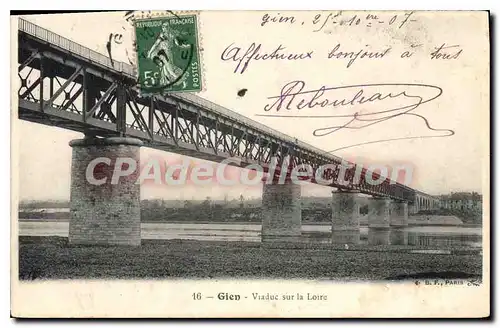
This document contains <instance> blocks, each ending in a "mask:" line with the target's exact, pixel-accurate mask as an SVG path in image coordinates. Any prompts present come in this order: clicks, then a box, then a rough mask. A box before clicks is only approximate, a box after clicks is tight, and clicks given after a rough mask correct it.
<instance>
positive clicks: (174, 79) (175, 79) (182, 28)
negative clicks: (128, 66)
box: [135, 15, 202, 94]
mask: <svg viewBox="0 0 500 328" xmlns="http://www.w3.org/2000/svg"><path fill="white" fill-rule="evenodd" d="M135 34H136V49H137V71H138V76H139V85H140V90H141V93H142V94H163V93H166V92H185V91H201V90H202V79H201V67H200V54H199V43H198V26H197V17H196V15H172V16H168V17H161V18H154V19H144V20H138V21H136V22H135Z"/></svg>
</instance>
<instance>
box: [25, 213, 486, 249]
mask: <svg viewBox="0 0 500 328" xmlns="http://www.w3.org/2000/svg"><path fill="white" fill-rule="evenodd" d="M260 230H261V225H260V224H251V223H249V224H246V223H245V224H242V223H240V224H217V223H141V236H142V238H143V239H191V240H209V241H210V240H212V241H250V242H260V241H261V237H260ZM360 230H361V231H360V232H361V242H362V243H366V239H367V238H366V237H367V235H368V232H369V229H368V227H366V226H361V228H360ZM405 230H406V231H407V232H408V244H409V245H431V246H450V245H453V246H470V247H481V232H482V229H481V227H466V226H464V227H461V226H437V227H436V226H413V227H412V226H410V227H408V228H406V229H405ZM68 231H69V222H67V221H33V220H21V221H19V235H20V236H61V237H67V236H68ZM330 231H331V226H330V225H307V224H305V225H302V232H303V234H304V235H306V236H307V235H312V236H314V237H308V238H307V239H308V241H315V242H320V243H327V242H330V238H329V236H330Z"/></svg>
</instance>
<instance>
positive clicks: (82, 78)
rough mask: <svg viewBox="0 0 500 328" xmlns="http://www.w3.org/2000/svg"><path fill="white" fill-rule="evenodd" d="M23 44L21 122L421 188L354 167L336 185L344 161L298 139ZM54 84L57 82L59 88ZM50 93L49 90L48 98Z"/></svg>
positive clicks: (124, 74) (402, 189)
mask: <svg viewBox="0 0 500 328" xmlns="http://www.w3.org/2000/svg"><path fill="white" fill-rule="evenodd" d="M19 39H20V42H19V56H18V58H19V66H18V71H19V74H18V76H19V78H20V80H21V87H20V89H19V92H18V94H19V114H20V115H19V117H20V118H21V119H24V120H29V121H34V122H39V123H42V124H57V125H58V126H60V127H63V128H68V129H71V130H75V131H80V132H83V133H86V134H93V135H96V136H102V137H107V136H130V137H134V138H139V139H141V140H143V141H144V142H145V143H146V145H148V146H150V147H153V148H157V149H166V150H169V151H175V152H178V153H181V154H186V155H189V156H197V154H198V155H199V156H200V157H201V158H205V159H210V160H213V161H220V160H223V159H225V158H227V157H231V156H232V157H239V158H240V159H241V163H242V164H241V165H246V164H253V163H258V164H261V165H262V166H264V167H267V166H268V165H269V164H270V163H271V160H272V158H276V159H277V164H278V166H280V167H281V165H282V164H283V162H284V161H285V159H289V161H290V165H289V167H288V171H291V169H292V168H293V167H297V166H299V165H305V164H307V165H311V167H312V168H313V170H317V169H318V168H319V167H320V166H322V165H326V164H334V165H337V167H336V168H334V169H332V168H329V169H327V170H325V171H324V172H323V178H324V179H333V180H334V182H333V184H332V186H333V187H340V188H347V189H354V190H359V191H360V192H363V193H366V194H371V195H377V196H389V197H392V198H395V199H401V200H409V201H414V199H415V196H414V195H415V190H413V189H411V188H409V187H407V186H403V185H401V184H398V183H396V184H390V183H389V182H388V181H385V182H384V183H382V184H380V185H370V184H369V183H368V182H367V179H366V175H367V174H369V172H367V171H366V170H364V169H363V171H362V173H361V176H360V177H359V178H360V179H359V182H356V181H354V180H355V172H356V167H354V168H350V169H348V170H347V171H346V180H347V181H348V183H347V186H344V185H338V183H337V177H338V176H339V174H340V173H339V172H340V169H339V167H338V165H340V164H341V159H340V158H338V157H335V156H332V155H331V154H327V153H324V152H322V151H320V150H317V149H313V148H311V147H312V146H304V143H301V142H299V141H297V140H296V139H295V141H293V139H291V138H287V137H281V136H280V135H281V134H280V133H279V132H276V131H274V132H273V131H272V130H271V129H269V128H267V127H264V126H262V125H261V124H259V123H255V122H254V123H252V122H250V121H249V119H247V118H244V117H241V115H239V114H236V113H230V112H229V111H228V110H227V109H225V111H222V110H221V109H220V107H217V106H216V105H210V103H208V102H207V101H205V100H196V101H194V100H191V98H190V96H187V95H177V94H176V95H168V96H153V97H151V96H146V97H142V96H140V95H139V94H138V91H137V88H136V78H135V76H134V75H133V74H132V73H129V71H128V68H125V67H123V65H121V63H120V64H117V67H121V69H117V67H108V66H106V65H104V64H101V63H100V62H96V61H95V60H91V59H90V58H85V57H82V56H81V55H75V54H74V53H73V52H71V51H69V49H65V48H64V46H61V45H57V46H49V47H48V46H47V41H46V40H40V39H37V37H36V36H33V35H31V34H27V33H25V32H20V34H19ZM78 47H81V46H79V45H78ZM94 56H96V55H94ZM37 74H38V75H37ZM23 76H24V77H23ZM33 76H34V78H33ZM44 79H49V82H50V85H44ZM54 80H55V81H57V83H58V84H59V86H58V87H57V88H54ZM60 80H62V81H64V82H63V83H61V82H60ZM44 89H47V90H46V91H48V92H46V93H44ZM63 94H64V97H63V98H64V99H63V100H62V101H60V98H61V97H60V96H61V95H63ZM199 99H201V98H199ZM35 104H36V105H35ZM214 106H215V107H217V108H219V109H217V108H215V107H214ZM313 173H315V172H313ZM376 176H377V175H376V174H375V175H374V177H376Z"/></svg>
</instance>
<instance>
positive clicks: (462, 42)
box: [10, 10, 490, 318]
mask: <svg viewBox="0 0 500 328" xmlns="http://www.w3.org/2000/svg"><path fill="white" fill-rule="evenodd" d="M489 24H490V23H489V13H488V12H485V11H469V12H467V11H461V12H457V11H439V12H432V11H394V12H391V11H380V12H376V11H340V10H330V11H290V12H286V11H279V12H278V11H123V12H100V13H68V14H50V15H49V14H44V15H26V16H11V28H12V29H11V34H12V38H11V45H10V48H11V72H10V74H11V81H12V89H11V95H12V98H11V99H12V108H11V111H12V115H11V116H12V122H11V125H12V158H11V162H12V166H11V167H12V169H13V175H12V221H11V227H12V232H11V234H12V237H11V250H12V257H11V285H12V300H11V313H12V315H13V316H15V317H19V318H33V317H43V318H47V317H105V318H116V317H127V318H144V317H148V318H151V317H153V318H209V317H217V318H241V317H247V318H299V317H300V318H303V317H304V318H307V317H309V318H312V317H321V318H344V317H349V318H352V317H357V318H374V317H389V318H394V317H397V318H402V317H404V318H412V317H419V318H421V317H427V318H429V317H431V318H437V317H446V318H449V317H474V318H484V317H488V316H489V315H490V293H489V290H490V240H489V236H490V193H489V184H490V167H489V153H490V145H489V134H490V131H489V120H490V91H489V90H490V68H489V67H490V40H489V37H490V33H489Z"/></svg>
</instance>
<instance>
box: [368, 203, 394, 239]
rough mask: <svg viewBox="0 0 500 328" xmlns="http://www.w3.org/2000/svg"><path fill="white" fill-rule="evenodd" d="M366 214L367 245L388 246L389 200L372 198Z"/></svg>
mask: <svg viewBox="0 0 500 328" xmlns="http://www.w3.org/2000/svg"><path fill="white" fill-rule="evenodd" d="M370 205H371V206H370V207H371V208H370V210H369V213H368V244H370V245H389V241H390V237H389V236H390V231H391V230H390V206H391V200H390V199H389V198H385V197H380V198H379V197H373V198H372V199H371V202H370Z"/></svg>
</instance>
